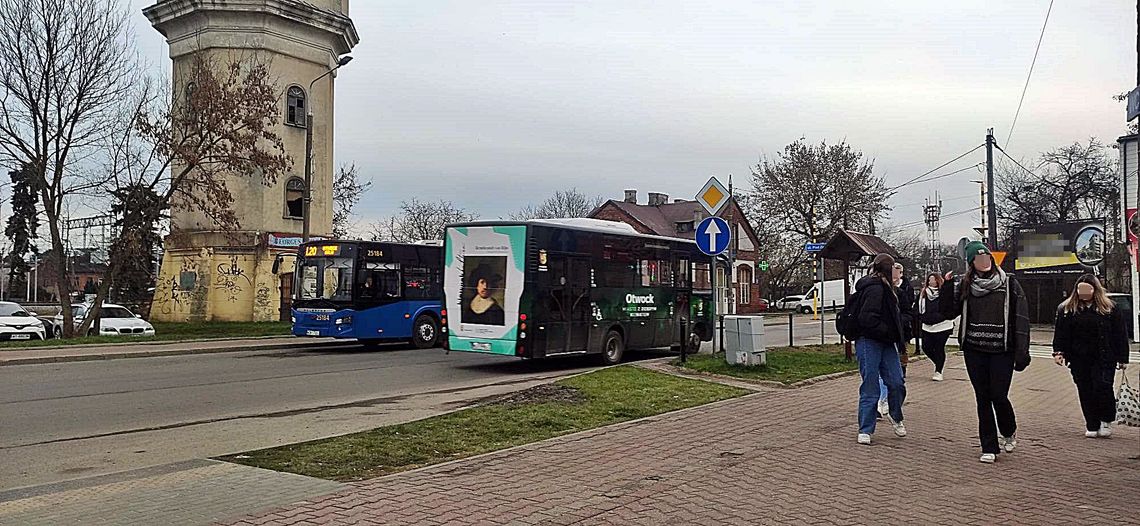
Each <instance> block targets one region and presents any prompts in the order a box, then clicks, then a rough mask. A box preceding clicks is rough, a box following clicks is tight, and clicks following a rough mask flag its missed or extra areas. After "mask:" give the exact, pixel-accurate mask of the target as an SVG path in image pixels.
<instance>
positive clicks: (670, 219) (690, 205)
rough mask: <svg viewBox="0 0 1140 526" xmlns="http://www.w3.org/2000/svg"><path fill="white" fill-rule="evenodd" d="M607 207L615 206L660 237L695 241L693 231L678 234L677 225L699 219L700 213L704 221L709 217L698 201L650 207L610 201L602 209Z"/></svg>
mask: <svg viewBox="0 0 1140 526" xmlns="http://www.w3.org/2000/svg"><path fill="white" fill-rule="evenodd" d="M606 205H613V206H615V207H617V208H618V209H619V210H621V211H623V212H625V213H626V214H629V216H630V217H632V218H634V219H635V220H637V222H639V223H641V224H643V225H645V226H646V227H647V228H649V229H650V230H652V231H653V233H655V234H657V235H659V236H670V237H682V238H687V239H694V238H695V236H696V234H695V233H694V232H693V231H691V230H690V231H688V232H677V223H687V222H690V221H693V219H694V217H698V216H696V214H698V213H699V214H700V216H699V217H700V218H702V219H703V218H704V217H707V214H705V212H704V209H703V208H701V204H700V203H698V202H696V201H682V202H680V203H666V204H663V205H658V206H649V205H638V204H634V203H627V202H625V201H617V200H610V201H608V202H607V203H606V204H603V205H602V207H605V206H606ZM599 209H600V208H599ZM694 226H695V225H694Z"/></svg>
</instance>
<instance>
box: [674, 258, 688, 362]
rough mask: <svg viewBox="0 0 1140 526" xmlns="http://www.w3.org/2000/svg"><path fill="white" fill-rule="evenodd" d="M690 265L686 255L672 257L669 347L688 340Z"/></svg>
mask: <svg viewBox="0 0 1140 526" xmlns="http://www.w3.org/2000/svg"><path fill="white" fill-rule="evenodd" d="M691 271H692V267H691V263H690V262H689V257H688V256H687V255H677V254H674V255H673V291H674V294H675V296H674V297H675V299H674V300H673V338H674V339H673V341H672V342H670V345H673V344H677V345H684V344H685V342H686V341H687V340H688V338H689V333H690V332H692V330H691V329H690V324H691V322H692V321H691V320H690V319H689V310H690V308H689V306H690V303H689V302H690V301H691V298H692V283H691V279H692V278H691V276H690V274H691Z"/></svg>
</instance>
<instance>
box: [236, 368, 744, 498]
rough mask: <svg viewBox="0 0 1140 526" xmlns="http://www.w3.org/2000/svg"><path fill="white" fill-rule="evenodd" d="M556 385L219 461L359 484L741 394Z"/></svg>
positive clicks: (591, 379)
mask: <svg viewBox="0 0 1140 526" xmlns="http://www.w3.org/2000/svg"><path fill="white" fill-rule="evenodd" d="M554 385H555V386H558V387H557V388H553V389H552V388H549V386H547V388H548V389H546V391H547V392H548V394H547V395H546V396H543V395H537V394H536V395H535V396H533V397H531V398H530V399H528V398H527V396H526V393H525V392H524V393H522V394H521V395H514V396H512V398H513V399H521V400H522V401H521V402H520V403H488V404H484V405H480V406H477V407H473V408H470V409H464V410H461V411H457V412H454V413H449V414H446V415H441V416H437V417H433V418H428V419H425V420H418V421H415V422H409V423H407V424H400V425H393V426H387V427H382V428H379V429H373V430H371V431H365V432H362V433H354V434H350V435H344V436H339V437H334V438H328V439H324V440H316V441H312V442H304V443H300V444H293V445H288V446H281V447H276V448H272V449H263V450H260V451H253V452H249V453H244V454H241V455H232V456H228V457H224V458H223V459H222V460H228V461H230V462H236V463H240V464H246V465H250V466H257V467H261V468H267V469H272V470H276V471H287V472H290V473H297V474H300V475H306V476H310V477H317V478H323V479H330V480H338V481H355V480H364V479H369V478H374V477H378V476H382V475H387V474H389V473H395V472H399V471H404V470H408V469H413V468H416V467H420V466H426V465H430V464H438V463H441V462H446V461H449V460H454V459H459V458H465V457H470V456H474V455H478V454H481V453H487V452H490V451H495V450H499V449H505V448H509V447H513V446H518V445H522V444H528V443H532V442H537V441H540V440H545V439H548V438H552V437H556V436H560V435H565V434H568V433H574V432H577V431H583V430H587V429H592V428H596V427H600V426H605V425H609V424H614V423H618V422H623V421H627V420H633V419H636V418H643V417H648V416H653V415H657V414H661V413H666V412H669V411H675V410H678V409H683V408H686V407H693V406H698V405H702V404H707V403H710V402H715V401H717V400H724V399H728V398H733V397H737V396H741V395H743V394H746V393H747V391H745V390H743V389H738V388H735V387H730V386H726V385H720V384H715V383H710V382H704V381H699V380H690V379H687V378H679V377H676V376H671V375H668V374H663V373H658V372H654V371H648V370H645V369H642V368H640V367H633V366H622V367H613V368H609V369H602V370H600V371H595V372H592V373H588V374H585V375H581V376H576V377H573V378H568V379H565V380H561V381H558V382H556V383H555V384H554ZM549 391H555V393H554V394H556V395H559V396H550V393H549ZM536 392H537V391H536ZM544 398H547V399H553V401H544Z"/></svg>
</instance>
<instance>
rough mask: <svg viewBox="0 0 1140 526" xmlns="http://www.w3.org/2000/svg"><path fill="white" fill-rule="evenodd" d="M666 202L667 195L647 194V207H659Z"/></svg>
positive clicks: (667, 199) (667, 200)
mask: <svg viewBox="0 0 1140 526" xmlns="http://www.w3.org/2000/svg"><path fill="white" fill-rule="evenodd" d="M668 202H669V196H668V195H665V194H662V193H659V192H649V206H661V205H663V204H665V203H668Z"/></svg>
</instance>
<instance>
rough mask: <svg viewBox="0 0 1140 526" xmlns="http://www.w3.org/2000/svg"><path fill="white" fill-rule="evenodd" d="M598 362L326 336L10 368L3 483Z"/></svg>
mask: <svg viewBox="0 0 1140 526" xmlns="http://www.w3.org/2000/svg"><path fill="white" fill-rule="evenodd" d="M594 365H595V362H593V361H590V360H585V359H571V360H552V361H544V362H525V361H522V360H518V359H515V358H509V357H496V356H488V355H476V354H464V353H452V354H450V355H449V354H446V353H444V351H442V350H439V349H430V350H414V349H407V348H394V349H391V350H385V351H379V352H364V351H362V350H358V349H355V348H350V349H336V350H328V349H326V350H320V349H319V348H314V349H300V350H298V349H293V350H282V351H253V352H233V353H215V354H200V355H187V356H171V357H151V358H133V359H121V360H110V361H92V362H74V363H58V364H43V365H22V366H9V367H0V490H6V489H13V488H20V487H27V486H32V485H39V484H45V483H53V482H61V481H66V480H71V479H75V478H81V477H87V476H92V475H99V474H105V473H113V472H118V471H123V470H128V469H135V468H141V467H148V466H156V465H162V464H166V463H171V462H179V461H183V460H188V459H194V458H203V457H211V456H217V455H222V454H230V453H238V452H242V451H248V450H251V449H257V448H264V447H270V446H274V445H280V444H285V443H291V442H297V441H302V440H311V439H315V438H321V437H327V436H332V435H338V434H344V433H349V432H354V431H360V430H364V429H370V428H373V427H378V426H381V425H387V424H392V423H397V422H404V421H409V420H415V419H419V418H424V417H427V416H431V415H433V414H438V413H440V412H443V411H447V410H450V409H454V408H456V407H459V406H462V405H465V404H467V403H469V402H470V401H471V400H474V399H478V398H481V397H485V396H491V395H495V394H500V393H504V392H509V391H513V390H517V389H521V388H525V387H528V386H529V385H533V384H535V383H539V382H542V381H544V380H548V379H549V378H553V377H558V376H563V375H567V374H572V373H576V372H580V371H583V370H587V369H589V368H591V367H593V366H594Z"/></svg>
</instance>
